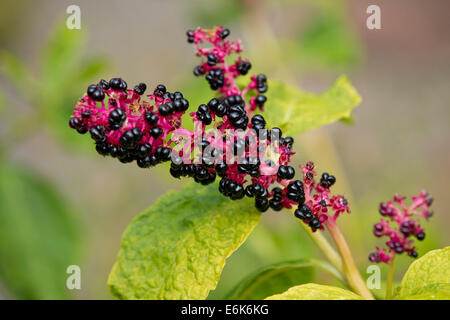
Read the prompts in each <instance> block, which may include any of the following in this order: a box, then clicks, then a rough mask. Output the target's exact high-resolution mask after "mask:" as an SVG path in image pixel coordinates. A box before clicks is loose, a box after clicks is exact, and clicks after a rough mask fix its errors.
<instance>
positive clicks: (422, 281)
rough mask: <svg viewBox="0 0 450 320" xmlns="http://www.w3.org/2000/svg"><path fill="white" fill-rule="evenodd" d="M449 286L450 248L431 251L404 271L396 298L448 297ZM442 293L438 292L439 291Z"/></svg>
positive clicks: (449, 296)
mask: <svg viewBox="0 0 450 320" xmlns="http://www.w3.org/2000/svg"><path fill="white" fill-rule="evenodd" d="M449 285H450V247H446V248H444V249H439V250H433V251H430V252H428V253H427V254H425V255H424V256H423V257H422V258H420V259H418V260H416V261H414V262H413V263H412V264H411V265H410V266H409V268H408V271H406V274H405V276H404V277H403V279H402V282H401V284H400V289H399V290H398V291H397V298H399V299H408V298H411V297H413V296H416V298H417V297H425V296H427V295H435V296H446V297H447V299H448V298H450V295H449V292H450V290H449ZM441 289H442V290H443V292H442V293H441V292H439V291H440V290H441Z"/></svg>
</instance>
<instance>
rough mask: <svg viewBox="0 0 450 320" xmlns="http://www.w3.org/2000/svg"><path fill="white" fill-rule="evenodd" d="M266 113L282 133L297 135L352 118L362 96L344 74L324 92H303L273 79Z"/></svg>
mask: <svg viewBox="0 0 450 320" xmlns="http://www.w3.org/2000/svg"><path fill="white" fill-rule="evenodd" d="M269 88H270V90H269V91H268V93H267V99H268V102H267V103H266V105H265V108H264V117H265V118H266V120H267V122H268V123H269V125H270V126H272V127H279V128H281V129H282V131H283V135H284V134H286V135H292V136H295V135H298V134H300V133H303V132H306V131H309V130H312V129H315V128H318V127H320V126H323V125H325V124H329V123H332V122H335V121H337V120H339V119H342V118H349V117H350V116H351V111H352V110H353V109H354V108H355V107H356V106H358V104H359V103H360V102H361V97H360V96H359V95H358V93H357V92H356V90H355V88H354V87H353V86H352V85H351V84H350V82H349V81H348V79H347V77H345V76H341V77H339V78H338V79H337V80H336V82H335V83H334V84H333V86H332V87H331V88H329V89H328V90H326V91H325V92H324V93H322V94H313V93H309V92H304V91H302V90H300V89H298V88H296V87H294V86H291V85H288V84H285V83H283V82H281V81H270V83H269Z"/></svg>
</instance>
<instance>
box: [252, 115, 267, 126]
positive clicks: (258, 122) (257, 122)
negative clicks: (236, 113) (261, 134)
mask: <svg viewBox="0 0 450 320" xmlns="http://www.w3.org/2000/svg"><path fill="white" fill-rule="evenodd" d="M251 123H252V128H253V129H255V130H262V129H264V128H265V127H266V120H264V117H263V116H262V115H259V114H257V115H255V116H253V117H252V120H251Z"/></svg>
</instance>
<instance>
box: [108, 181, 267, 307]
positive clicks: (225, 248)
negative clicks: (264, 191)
mask: <svg viewBox="0 0 450 320" xmlns="http://www.w3.org/2000/svg"><path fill="white" fill-rule="evenodd" d="M217 187H218V186H217V184H212V185H210V186H208V187H205V186H201V185H198V184H194V183H190V184H188V185H186V186H185V187H184V188H183V189H182V190H181V191H178V192H176V191H171V192H168V193H167V194H165V195H164V196H162V197H161V198H160V199H158V201H157V202H156V203H155V204H154V205H153V206H152V207H150V208H149V209H147V210H146V211H144V212H143V213H141V214H140V215H139V216H137V217H136V218H135V219H134V220H133V221H132V222H131V224H130V225H129V226H128V228H127V229H126V231H125V233H124V235H123V238H122V245H121V250H120V252H119V255H118V259H117V262H116V264H115V265H114V267H113V270H112V272H111V274H110V277H109V281H108V284H109V287H110V289H111V292H112V293H113V294H114V295H116V296H117V297H119V298H121V299H205V298H206V297H207V296H208V293H209V291H210V290H212V289H214V288H215V287H216V285H217V282H218V281H219V277H220V274H221V272H222V269H223V267H224V265H225V260H226V258H227V257H229V256H230V255H231V254H232V253H233V252H234V251H235V250H236V249H237V248H238V247H239V246H240V245H241V244H242V243H243V242H244V240H245V239H246V238H247V236H248V235H249V234H250V232H251V231H252V230H253V228H254V227H255V225H256V224H257V223H258V221H259V219H260V216H261V215H260V213H259V212H257V211H256V209H255V208H254V205H253V202H252V201H251V200H250V199H242V200H239V201H231V200H229V199H228V198H226V197H224V196H223V195H221V194H220V193H219V192H218V190H217Z"/></svg>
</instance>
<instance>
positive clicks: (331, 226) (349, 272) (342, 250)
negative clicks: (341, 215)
mask: <svg viewBox="0 0 450 320" xmlns="http://www.w3.org/2000/svg"><path fill="white" fill-rule="evenodd" d="M326 226H327V228H328V231H329V232H330V234H331V237H332V238H333V240H334V243H335V244H336V247H337V248H338V251H339V254H340V255H341V258H342V263H343V268H344V273H345V277H346V279H347V283H348V285H349V287H350V288H351V289H352V290H353V291H354V292H356V293H358V294H359V295H360V296H361V297H363V298H364V299H367V300H374V297H373V296H372V294H371V293H370V291H369V289H367V287H366V284H365V283H364V280H363V279H362V278H361V275H360V274H359V271H358V269H357V268H356V264H355V261H354V260H353V256H352V254H351V252H350V248H349V247H348V244H347V242H346V241H345V239H344V236H343V235H342V233H341V230H340V229H339V227H338V226H337V224H336V221H334V220H333V219H329V220H328V221H327V222H326Z"/></svg>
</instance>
